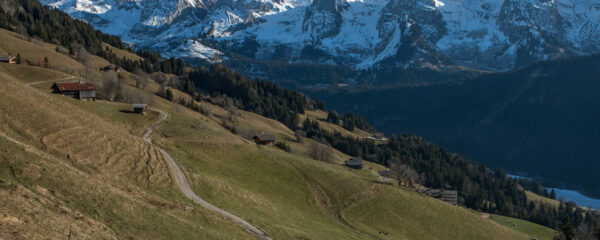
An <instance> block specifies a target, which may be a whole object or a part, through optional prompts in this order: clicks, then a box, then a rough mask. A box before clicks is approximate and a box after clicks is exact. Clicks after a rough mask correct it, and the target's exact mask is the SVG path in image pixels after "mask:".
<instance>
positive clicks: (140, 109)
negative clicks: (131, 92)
mask: <svg viewBox="0 0 600 240" xmlns="http://www.w3.org/2000/svg"><path fill="white" fill-rule="evenodd" d="M146 106H147V105H146V104H141V103H137V104H133V112H134V113H138V114H142V115H146Z"/></svg>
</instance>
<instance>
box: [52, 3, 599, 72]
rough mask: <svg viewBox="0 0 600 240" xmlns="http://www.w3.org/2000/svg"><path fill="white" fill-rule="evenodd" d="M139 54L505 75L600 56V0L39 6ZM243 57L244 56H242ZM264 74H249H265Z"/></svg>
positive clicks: (215, 59) (249, 70)
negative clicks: (539, 65)
mask: <svg viewBox="0 0 600 240" xmlns="http://www.w3.org/2000/svg"><path fill="white" fill-rule="evenodd" d="M42 3H43V4H46V5H49V6H52V7H55V8H58V9H61V10H63V11H65V12H67V13H69V14H70V15H71V16H74V17H76V18H78V19H82V20H84V21H86V22H88V23H90V24H92V25H93V26H94V27H96V28H97V29H99V30H101V31H103V32H106V33H110V34H114V35H117V36H120V37H121V38H122V39H123V40H125V41H126V42H129V43H131V44H134V45H135V46H137V47H143V48H150V49H155V50H159V51H160V52H161V53H163V54H164V55H166V56H175V57H182V58H186V59H195V60H198V61H200V62H209V63H215V62H223V61H225V62H227V61H239V59H242V58H248V59H254V60H260V61H271V62H272V61H275V62H285V63H316V64H325V65H338V66H345V67H349V68H351V69H354V70H368V71H373V70H375V71H376V70H378V69H408V68H416V69H423V68H425V69H433V70H440V69H441V70H443V69H448V68H453V67H466V68H469V69H479V70H492V71H504V70H510V69H515V68H519V67H524V66H526V65H528V64H531V63H533V62H536V61H540V60H547V59H554V58H559V57H567V56H575V55H586V54H590V53H597V52H599V50H600V49H599V47H598V46H600V21H599V20H600V1H596V0H595V1H585V0H523V1H520V0H519V1H517V0H484V1H480V0H408V1H404V0H370V1H349V0H314V1H310V0H238V1H235V0H160V1H159V0H42ZM240 56H241V57H242V58H240ZM253 67H256V68H258V69H246V71H248V72H252V71H254V72H255V73H257V74H260V73H261V71H262V69H260V66H253Z"/></svg>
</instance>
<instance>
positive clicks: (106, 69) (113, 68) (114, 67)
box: [100, 64, 121, 72]
mask: <svg viewBox="0 0 600 240" xmlns="http://www.w3.org/2000/svg"><path fill="white" fill-rule="evenodd" d="M100 70H101V71H103V72H110V71H112V72H118V71H119V70H121V67H119V66H117V65H114V64H111V65H108V66H104V67H102V68H100Z"/></svg>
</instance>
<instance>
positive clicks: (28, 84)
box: [25, 76, 76, 86]
mask: <svg viewBox="0 0 600 240" xmlns="http://www.w3.org/2000/svg"><path fill="white" fill-rule="evenodd" d="M69 79H76V77H73V76H70V77H66V78H62V79H54V80H45V81H37V82H30V83H26V84H25V85H27V86H33V85H36V84H41V83H47V82H56V81H64V80H69Z"/></svg>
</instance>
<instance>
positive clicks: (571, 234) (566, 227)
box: [558, 215, 575, 240]
mask: <svg viewBox="0 0 600 240" xmlns="http://www.w3.org/2000/svg"><path fill="white" fill-rule="evenodd" d="M558 228H559V229H560V231H561V233H562V234H563V236H564V238H565V240H573V239H575V228H574V227H573V224H571V218H570V217H569V215H567V216H565V217H564V218H563V219H562V221H561V222H560V224H559V226H558Z"/></svg>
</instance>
